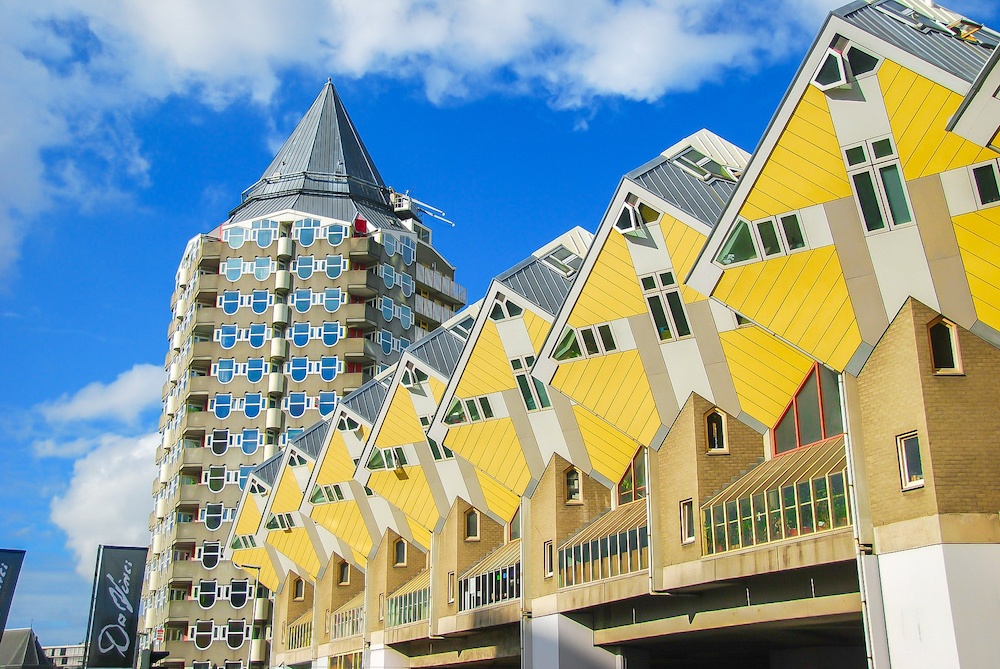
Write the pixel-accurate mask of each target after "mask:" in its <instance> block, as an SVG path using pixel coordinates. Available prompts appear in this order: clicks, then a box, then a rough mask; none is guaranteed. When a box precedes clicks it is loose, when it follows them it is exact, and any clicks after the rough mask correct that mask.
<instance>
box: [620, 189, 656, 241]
mask: <svg viewBox="0 0 1000 669" xmlns="http://www.w3.org/2000/svg"><path fill="white" fill-rule="evenodd" d="M659 218H660V212H658V211H656V210H655V209H653V208H652V207H649V206H647V205H645V204H643V203H642V202H639V198H637V197H636V196H635V195H633V194H631V193H629V194H628V196H627V197H626V198H625V204H624V205H623V206H622V211H621V213H620V214H619V215H618V222H617V223H615V229H616V230H618V232H620V233H622V234H629V233H639V234H640V236H641V234H642V230H643V228H644V227H645V226H646V224H647V223H653V222H654V221H657V220H659Z"/></svg>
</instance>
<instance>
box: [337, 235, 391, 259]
mask: <svg viewBox="0 0 1000 669" xmlns="http://www.w3.org/2000/svg"><path fill="white" fill-rule="evenodd" d="M344 244H345V245H346V246H347V257H348V258H350V259H351V260H352V261H353V262H359V263H370V262H375V261H376V260H378V257H379V256H380V255H381V253H382V245H381V244H379V243H378V242H377V241H375V238H374V237H352V238H350V239H345V240H344Z"/></svg>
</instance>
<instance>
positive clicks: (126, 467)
mask: <svg viewBox="0 0 1000 669" xmlns="http://www.w3.org/2000/svg"><path fill="white" fill-rule="evenodd" d="M99 441H100V443H101V445H100V446H98V447H97V448H96V449H94V450H93V451H91V452H90V453H89V454H87V455H86V456H85V457H83V458H80V459H79V460H77V461H76V463H75V464H74V465H73V476H72V478H71V479H70V481H69V486H68V488H67V489H66V492H65V493H64V494H62V495H58V496H56V497H54V498H53V499H52V503H51V506H50V511H51V519H52V522H53V523H55V524H56V525H57V526H58V527H60V528H61V529H62V530H63V531H64V532H65V533H66V536H67V540H66V545H67V547H68V548H69V549H70V550H71V551H72V552H73V554H74V555H75V556H76V560H77V564H76V572H77V573H78V574H80V576H82V577H84V578H90V577H91V576H92V575H93V571H94V560H95V559H96V556H97V547H98V545H100V544H114V545H126V546H146V545H148V544H149V529H148V525H149V511H150V508H149V485H150V481H152V480H153V478H154V477H155V476H156V466H155V464H154V462H153V460H154V454H155V452H156V447H157V444H158V443H159V435H158V434H156V433H153V434H146V435H142V436H138V437H123V436H120V435H104V436H103V437H102V438H100V439H99Z"/></svg>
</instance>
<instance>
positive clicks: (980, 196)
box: [969, 160, 1000, 207]
mask: <svg viewBox="0 0 1000 669" xmlns="http://www.w3.org/2000/svg"><path fill="white" fill-rule="evenodd" d="M997 165H998V163H997V161H996V160H991V161H990V162H988V163H983V164H982V165H973V166H972V167H970V168H969V171H970V172H971V173H972V181H973V184H974V185H975V187H976V202H977V204H978V205H979V206H980V207H992V206H994V205H996V204H1000V185H998V183H1000V176H998V170H997Z"/></svg>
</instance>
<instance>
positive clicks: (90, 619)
mask: <svg viewBox="0 0 1000 669" xmlns="http://www.w3.org/2000/svg"><path fill="white" fill-rule="evenodd" d="M102 555H104V546H98V547H97V562H96V563H95V564H94V587H93V588H92V589H91V591H90V613H89V614H88V615H87V637H86V638H85V639H84V640H83V669H87V667H89V666H90V632H91V629H90V626H91V625H93V624H94V604H95V603H96V602H97V579H98V578H99V577H100V573H101V556H102Z"/></svg>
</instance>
